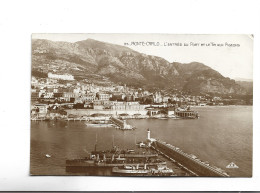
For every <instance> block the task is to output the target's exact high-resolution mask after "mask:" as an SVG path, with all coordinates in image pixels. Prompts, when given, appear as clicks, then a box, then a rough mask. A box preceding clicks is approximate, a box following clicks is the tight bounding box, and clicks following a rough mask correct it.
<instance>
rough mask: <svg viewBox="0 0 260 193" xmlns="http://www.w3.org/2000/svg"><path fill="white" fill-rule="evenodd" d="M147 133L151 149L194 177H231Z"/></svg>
mask: <svg viewBox="0 0 260 193" xmlns="http://www.w3.org/2000/svg"><path fill="white" fill-rule="evenodd" d="M147 133H148V136H147V141H148V144H149V146H150V147H152V148H153V149H155V150H156V151H158V152H160V153H161V154H162V155H164V156H165V157H167V158H168V159H170V160H174V162H177V163H179V164H180V165H181V166H182V167H183V168H184V169H185V170H187V171H191V173H193V174H194V175H196V176H204V177H229V175H228V174H227V173H226V172H225V171H224V170H222V169H221V168H217V167H216V166H211V165H209V164H208V163H207V162H203V161H201V160H199V159H198V158H197V157H196V156H195V155H190V154H187V153H185V152H183V151H182V150H181V149H180V148H178V147H175V146H174V145H171V144H168V143H166V142H164V141H161V140H159V139H154V138H151V137H150V130H149V129H148V131H147Z"/></svg>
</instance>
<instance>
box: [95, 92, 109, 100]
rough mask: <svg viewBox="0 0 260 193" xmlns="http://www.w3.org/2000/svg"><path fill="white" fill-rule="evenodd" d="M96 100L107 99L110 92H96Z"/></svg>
mask: <svg viewBox="0 0 260 193" xmlns="http://www.w3.org/2000/svg"><path fill="white" fill-rule="evenodd" d="M97 97H98V100H101V101H108V100H109V98H110V94H105V93H98V94H97Z"/></svg>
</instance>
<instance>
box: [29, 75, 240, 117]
mask: <svg viewBox="0 0 260 193" xmlns="http://www.w3.org/2000/svg"><path fill="white" fill-rule="evenodd" d="M102 83H104V84H102ZM234 100H235V99H223V98H221V97H219V96H218V97H217V96H214V97H213V96H210V95H204V96H193V95H188V94H183V93H181V92H177V91H176V93H167V92H166V91H165V90H157V91H155V92H151V91H148V90H145V89H143V88H133V87H131V86H127V85H125V84H124V85H119V84H115V83H112V82H109V81H108V80H107V79H104V80H103V82H102V81H101V82H97V83H93V82H90V81H89V80H87V79H83V80H75V79H74V76H73V75H71V74H68V73H64V74H55V73H52V72H49V73H48V74H47V77H44V78H43V77H36V76H33V74H32V79H31V120H59V119H64V120H93V119H94V118H93V117H111V116H113V117H117V118H120V119H127V118H158V119H168V118H172V119H178V118H198V116H199V115H198V112H195V111H193V110H191V107H193V106H208V105H227V104H230V103H231V102H232V101H234ZM235 101H236V102H237V100H235ZM242 102H243V101H242ZM91 118H92V119H91Z"/></svg>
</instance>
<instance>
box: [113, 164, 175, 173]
mask: <svg viewBox="0 0 260 193" xmlns="http://www.w3.org/2000/svg"><path fill="white" fill-rule="evenodd" d="M112 172H113V173H116V174H118V175H124V174H127V175H134V176H136V175H149V176H153V175H160V176H171V175H173V174H174V172H173V170H172V169H170V168H168V167H167V166H166V164H165V165H160V164H158V165H156V166H147V165H146V164H145V165H144V166H140V165H139V164H138V165H136V166H132V165H130V166H123V167H113V168H112Z"/></svg>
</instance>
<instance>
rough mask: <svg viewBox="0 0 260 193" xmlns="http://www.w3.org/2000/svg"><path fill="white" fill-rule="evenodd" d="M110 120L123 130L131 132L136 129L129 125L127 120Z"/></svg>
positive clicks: (112, 118) (113, 118)
mask: <svg viewBox="0 0 260 193" xmlns="http://www.w3.org/2000/svg"><path fill="white" fill-rule="evenodd" d="M110 120H111V122H112V123H113V124H115V125H116V126H117V127H119V128H120V129H122V130H131V129H133V128H134V127H133V126H131V125H129V124H127V123H126V120H121V119H118V118H115V117H111V118H110Z"/></svg>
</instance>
